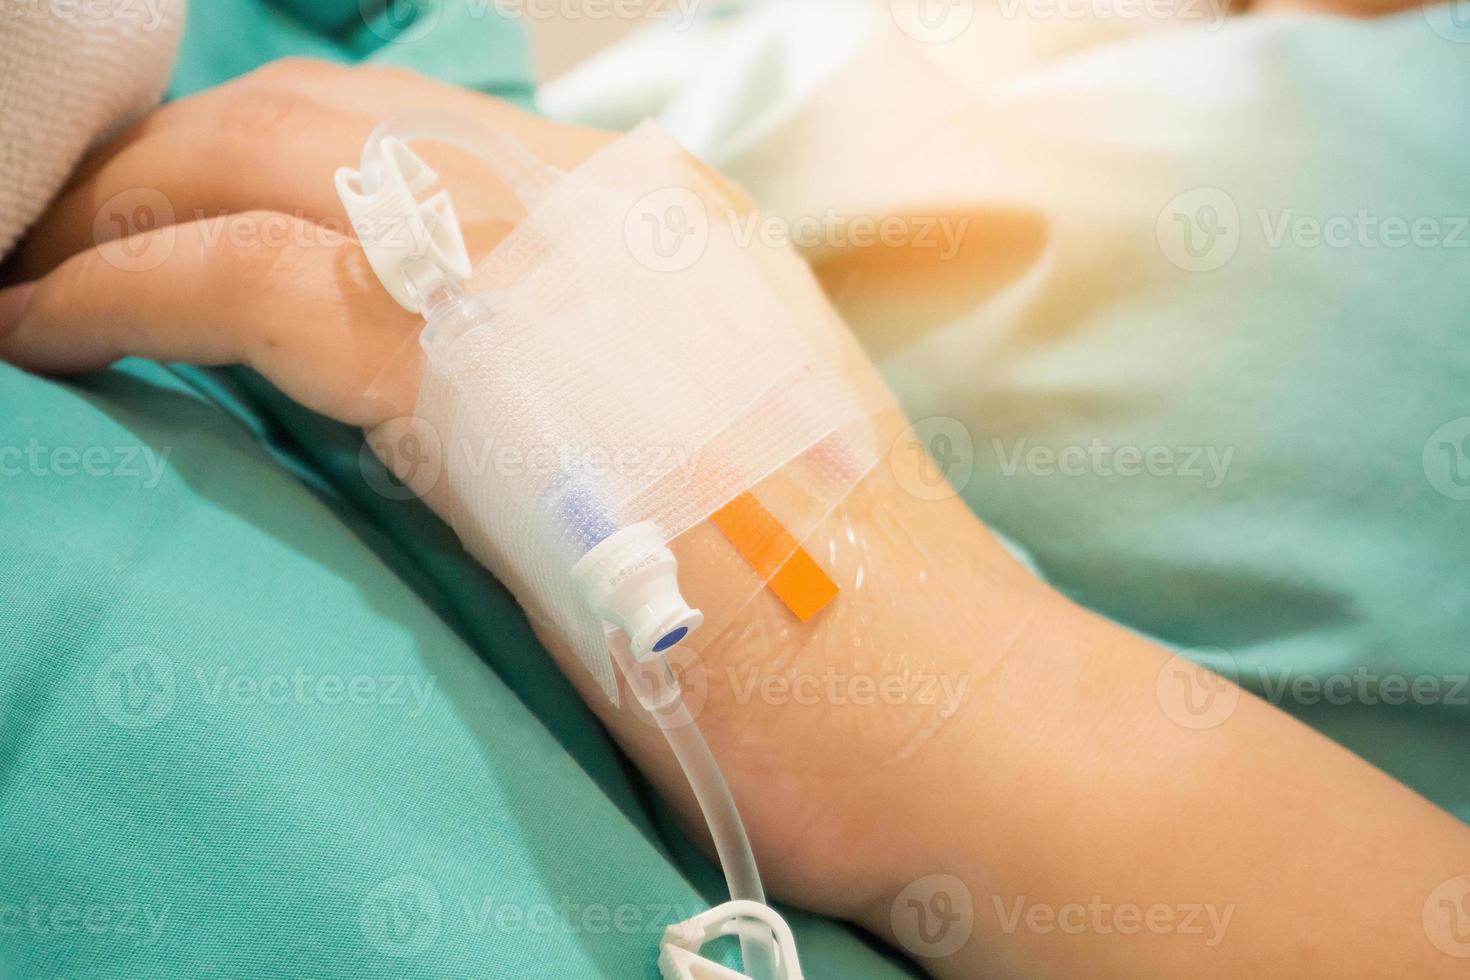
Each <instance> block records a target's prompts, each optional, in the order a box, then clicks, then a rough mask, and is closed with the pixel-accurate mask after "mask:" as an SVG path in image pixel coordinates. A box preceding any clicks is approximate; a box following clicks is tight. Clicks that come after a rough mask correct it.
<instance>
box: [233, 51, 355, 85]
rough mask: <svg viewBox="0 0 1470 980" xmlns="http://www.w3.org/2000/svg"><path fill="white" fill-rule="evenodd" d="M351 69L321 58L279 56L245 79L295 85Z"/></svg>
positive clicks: (257, 82)
mask: <svg viewBox="0 0 1470 980" xmlns="http://www.w3.org/2000/svg"><path fill="white" fill-rule="evenodd" d="M348 71H349V69H348V68H345V67H344V66H342V65H339V64H337V63H335V62H331V61H324V60H322V59H320V58H302V57H288V58H278V59H276V60H275V61H270V62H267V63H265V64H264V65H261V66H260V67H259V68H257V69H255V70H254V71H252V72H250V74H248V75H246V76H245V79H244V80H245V81H248V82H250V83H252V84H258V85H260V86H263V87H274V86H284V87H288V88H290V87H294V86H299V85H304V84H307V83H309V82H314V81H319V80H321V79H324V78H333V77H336V76H340V75H345V74H346V73H347V72H348Z"/></svg>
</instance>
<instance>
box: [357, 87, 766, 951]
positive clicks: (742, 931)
mask: <svg viewBox="0 0 1470 980" xmlns="http://www.w3.org/2000/svg"><path fill="white" fill-rule="evenodd" d="M388 137H394V138H396V139H399V140H401V141H403V142H404V143H412V142H416V141H422V140H428V141H432V142H439V143H448V144H450V145H453V146H458V147H459V148H460V149H463V150H466V151H468V152H470V153H472V154H474V155H475V156H477V157H479V158H480V160H481V161H483V162H484V163H485V164H486V165H487V166H488V167H489V168H490V169H491V172H492V173H493V174H494V175H495V177H496V178H497V179H499V180H500V181H501V182H502V183H504V184H505V185H506V186H507V187H508V188H510V190H511V191H512V192H513V193H514V194H515V196H516V197H517V198H518V199H520V201H521V203H522V204H523V205H524V206H526V207H530V206H531V205H533V204H534V203H535V201H536V200H537V199H538V198H540V197H541V196H542V195H543V194H544V193H545V192H546V191H547V190H549V189H550V188H551V186H552V185H553V184H554V183H555V182H556V181H557V180H558V179H560V178H561V177H562V176H563V175H562V172H561V171H559V170H557V169H556V168H554V167H551V166H549V165H548V164H546V163H543V162H542V161H541V160H540V159H538V158H537V157H536V156H534V155H533V154H532V153H530V151H528V150H527V149H526V148H525V147H524V146H522V145H521V144H520V142H519V141H518V140H516V139H515V138H514V137H512V136H510V135H509V134H507V133H501V132H493V133H490V134H489V136H488V138H487V136H486V134H485V132H484V131H483V130H482V129H480V128H478V127H475V126H472V125H469V124H466V123H465V122H464V121H463V120H462V119H460V118H459V117H457V116H455V115H453V114H452V113H439V112H432V111H415V112H407V113H401V114H397V115H393V116H390V117H389V118H387V119H385V120H384V121H383V122H382V123H380V124H379V125H378V127H377V128H376V129H374V130H373V132H372V134H371V135H369V136H368V139H367V142H366V143H365V144H364V146H363V151H362V165H361V166H362V173H363V174H364V176H365V177H366V176H367V175H369V174H372V173H374V172H375V168H376V165H377V162H378V160H379V158H380V154H381V144H382V142H383V140H384V139H386V138H388ZM369 179H370V178H369ZM609 639H610V643H609V646H610V648H611V649H612V652H613V658H614V660H615V661H616V662H617V664H618V667H619V669H621V670H622V672H623V675H624V677H626V678H627V681H628V685H629V687H630V689H631V690H632V691H633V692H634V694H635V695H636V696H637V697H638V699H639V701H640V702H642V704H643V706H644V707H645V708H647V709H648V711H649V712H650V713H651V714H652V715H653V717H654V719H655V720H656V721H657V723H658V726H659V728H660V730H661V731H662V732H663V733H664V737H665V738H666V739H667V740H668V743H669V748H670V749H671V750H672V751H673V753H674V757H675V758H676V759H677V760H678V762H679V766H680V767H681V768H682V769H683V770H684V776H685V778H686V779H687V780H688V781H689V787H690V789H692V790H693V791H694V798H695V799H696V800H697V801H698V803H699V809H700V812H701V813H702V814H703V816H704V819H705V822H706V823H707V824H708V825H709V831H710V837H711V838H713V840H714V844H715V852H716V854H717V855H718V856H719V860H720V867H721V868H722V869H723V871H724V874H725V882H726V884H727V886H728V888H729V891H730V899H731V900H732V901H735V902H740V901H749V902H755V903H758V904H760V905H765V904H766V896H765V889H764V887H763V886H762V885H761V878H760V871H759V870H758V869H757V867H756V863H755V854H754V852H753V851H752V850H751V848H750V839H749V837H747V836H746V833H745V824H744V823H743V822H742V821H741V819H740V810H739V808H738V807H737V806H736V805H735V798H734V796H732V795H731V793H730V787H729V785H728V784H727V783H726V782H725V777H724V774H722V773H721V772H720V767H719V763H718V762H716V760H715V757H714V754H713V753H712V752H711V751H710V748H709V744H708V743H707V742H706V741H705V740H704V735H703V734H701V733H700V731H699V726H698V725H696V724H695V721H694V717H693V715H691V714H690V713H689V709H688V707H687V706H686V705H685V704H684V699H683V697H682V696H681V694H680V690H679V683H678V681H677V679H675V677H674V674H673V671H671V670H670V669H669V666H668V662H667V661H666V660H665V659H663V658H659V659H658V660H657V661H650V662H648V663H644V664H638V663H636V662H635V661H634V658H633V656H632V652H631V650H630V649H629V646H628V639H627V637H626V636H625V635H624V634H623V633H621V632H620V631H617V632H615V633H614V634H612V635H611V636H610V637H609ZM736 931H737V932H738V934H739V937H740V954H741V959H742V961H743V963H744V968H745V972H746V974H747V975H749V976H750V977H751V980H775V969H776V967H775V954H774V945H773V944H774V938H773V937H772V935H771V933H770V930H769V929H768V928H766V927H765V926H763V925H759V924H758V923H757V921H756V920H754V919H749V920H746V921H745V922H744V923H742V926H741V928H739V929H738V930H736Z"/></svg>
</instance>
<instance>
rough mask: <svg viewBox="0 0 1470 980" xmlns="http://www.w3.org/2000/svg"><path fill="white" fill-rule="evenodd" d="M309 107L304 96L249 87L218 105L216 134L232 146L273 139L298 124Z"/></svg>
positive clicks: (274, 89)
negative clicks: (243, 140) (248, 141)
mask: <svg viewBox="0 0 1470 980" xmlns="http://www.w3.org/2000/svg"><path fill="white" fill-rule="evenodd" d="M310 108H311V105H310V103H309V102H308V100H307V99H306V97H305V96H303V95H300V94H298V93H296V92H291V91H288V90H286V89H277V88H265V87H251V88H249V89H246V90H245V91H242V92H240V93H239V95H238V96H237V97H236V98H233V99H230V100H228V101H226V102H224V103H222V104H221V106H220V119H219V132H220V133H221V134H222V135H225V136H227V137H230V138H231V142H232V143H233V142H234V141H236V140H239V139H248V140H257V139H262V138H267V139H268V138H272V137H276V136H279V135H280V134H281V133H282V132H283V131H285V130H288V129H290V128H291V127H292V126H294V125H298V124H299V122H300V120H301V117H302V116H303V115H305V114H306V113H307V111H308V109H310Z"/></svg>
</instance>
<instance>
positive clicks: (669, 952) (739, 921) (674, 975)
mask: <svg viewBox="0 0 1470 980" xmlns="http://www.w3.org/2000/svg"><path fill="white" fill-rule="evenodd" d="M755 930H763V931H765V932H767V933H768V934H769V935H770V936H771V937H772V938H773V939H774V940H775V948H774V962H773V963H772V964H771V965H772V968H773V969H774V970H775V977H774V980H803V978H802V973H801V962H800V960H798V959H797V956H796V939H795V937H794V936H792V934H791V927H790V926H789V925H787V924H786V920H785V919H783V918H781V916H780V915H779V914H778V913H777V912H776V910H775V909H773V908H771V907H770V906H769V905H765V904H762V903H761V902H750V901H734V902H726V903H725V904H724V905H716V906H715V907H714V908H712V909H710V910H709V911H708V912H702V913H700V914H699V915H696V916H695V917H694V918H692V919H687V920H685V921H684V922H676V923H674V924H673V925H671V926H669V927H668V928H667V929H665V930H664V938H663V943H662V944H661V945H662V947H663V948H662V950H661V951H660V953H659V957H658V967H659V971H660V972H661V973H662V974H663V977H664V980H749V977H747V976H746V975H745V974H743V973H736V972H735V971H734V970H731V969H730V968H729V967H725V966H721V965H720V964H718V963H715V962H713V961H711V960H709V959H707V958H705V957H704V956H701V955H700V952H699V951H700V950H701V949H702V948H703V947H704V944H705V943H707V942H709V941H710V940H712V939H714V938H716V937H718V936H732V935H742V934H745V933H749V932H752V931H755Z"/></svg>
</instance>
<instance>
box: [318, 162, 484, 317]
mask: <svg viewBox="0 0 1470 980" xmlns="http://www.w3.org/2000/svg"><path fill="white" fill-rule="evenodd" d="M438 180H439V174H438V173H437V172H435V171H434V170H433V169H432V168H431V167H430V166H429V165H428V164H427V163H425V162H424V161H423V159H422V158H421V157H420V156H419V155H418V154H416V153H414V152H413V151H412V150H410V149H409V148H408V146H407V145H406V144H405V143H404V142H403V141H402V140H398V139H394V138H392V137H388V138H385V139H384V140H383V141H382V143H381V144H380V146H379V153H378V157H377V159H376V160H374V161H371V162H369V163H365V164H364V167H363V169H362V170H360V171H359V170H353V169H351V168H349V167H341V168H339V169H338V170H337V175H336V184H337V193H338V195H339V196H340V197H341V198H342V204H343V205H344V206H345V207H346V209H347V217H348V218H349V220H351V222H352V229H353V231H355V232H356V233H357V238H358V240H359V241H360V242H361V243H362V248H363V251H364V252H366V253H367V257H368V262H369V263H370V264H371V265H372V267H373V272H374V273H376V274H377V276H378V279H379V281H381V282H382V283H383V288H385V289H387V290H388V292H389V294H391V295H392V297H393V298H394V299H395V300H397V301H398V305H399V306H402V307H403V308H404V309H406V310H408V311H409V312H411V313H419V312H422V309H421V304H422V302H423V299H424V298H425V297H427V296H428V295H430V293H431V292H432V291H433V290H434V288H435V287H437V286H441V285H445V284H447V283H453V284H456V285H457V284H458V283H460V282H463V281H464V280H466V279H468V278H469V277H470V272H471V267H470V257H469V253H468V251H467V250H466V249H465V244H464V235H463V233H462V232H461V231H460V228H459V219H458V218H457V217H456V216H455V214H454V205H453V203H452V202H451V201H450V199H449V192H448V191H447V190H441V191H439V192H438V193H436V194H434V195H432V196H430V197H428V198H427V199H425V200H423V201H420V200H419V199H418V195H419V194H421V193H423V192H424V191H426V190H428V189H429V188H431V187H433V186H434V184H435V183H437V182H438Z"/></svg>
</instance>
